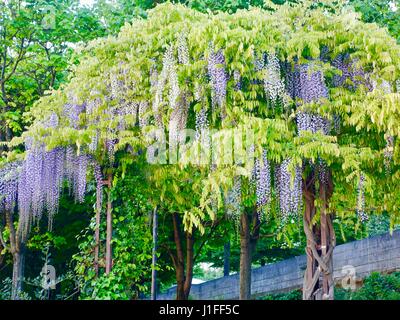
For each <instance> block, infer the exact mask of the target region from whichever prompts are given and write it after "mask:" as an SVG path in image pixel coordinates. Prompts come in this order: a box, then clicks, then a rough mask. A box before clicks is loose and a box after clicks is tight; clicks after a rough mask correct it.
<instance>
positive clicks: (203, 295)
mask: <svg viewBox="0 0 400 320" xmlns="http://www.w3.org/2000/svg"><path fill="white" fill-rule="evenodd" d="M333 261H334V278H335V281H341V279H343V277H344V276H346V275H348V274H350V273H351V272H355V277H356V278H357V280H360V279H362V278H364V277H366V276H367V275H369V274H370V273H371V272H373V271H379V272H392V271H396V270H400V230H399V231H395V232H393V234H392V235H390V234H389V233H388V234H384V235H380V236H376V237H372V238H367V239H363V240H359V241H354V242H350V243H346V244H342V245H339V246H337V247H336V248H335V250H334V256H333ZM305 268H306V257H305V255H303V256H298V257H294V258H291V259H288V260H284V261H281V262H277V263H273V264H269V265H266V266H264V267H260V268H256V269H253V270H252V281H251V287H252V288H251V291H252V295H253V296H254V297H257V296H262V295H267V294H271V293H279V292H286V291H290V290H293V289H299V288H301V287H302V283H303V273H304V270H305ZM190 296H191V298H192V299H195V300H197V299H202V300H219V299H238V297H239V275H238V274H234V275H231V276H229V277H222V278H218V279H215V280H212V281H207V282H204V283H202V284H197V285H193V286H192V289H191V292H190ZM174 298H175V288H171V289H169V290H168V291H167V292H165V293H163V294H159V295H158V297H157V299H159V300H164V299H174Z"/></svg>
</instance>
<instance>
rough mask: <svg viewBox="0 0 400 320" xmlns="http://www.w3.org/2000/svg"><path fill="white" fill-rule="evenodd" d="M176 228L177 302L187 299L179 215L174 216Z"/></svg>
mask: <svg viewBox="0 0 400 320" xmlns="http://www.w3.org/2000/svg"><path fill="white" fill-rule="evenodd" d="M172 221H173V226H174V241H175V246H176V257H175V259H174V266H175V273H176V300H186V299H185V290H184V285H185V265H184V257H183V249H182V241H181V235H180V232H179V217H178V214H177V213H174V214H173V215H172Z"/></svg>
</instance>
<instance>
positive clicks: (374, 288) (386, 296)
mask: <svg viewBox="0 0 400 320" xmlns="http://www.w3.org/2000/svg"><path fill="white" fill-rule="evenodd" d="M335 298H336V299H338V300H399V299H400V272H394V273H392V274H389V275H383V274H380V273H378V272H373V273H372V274H371V275H370V276H368V277H367V278H365V279H364V282H363V286H362V287H361V288H359V289H358V290H356V291H354V292H353V291H346V290H343V289H341V290H338V292H337V294H336V293H335Z"/></svg>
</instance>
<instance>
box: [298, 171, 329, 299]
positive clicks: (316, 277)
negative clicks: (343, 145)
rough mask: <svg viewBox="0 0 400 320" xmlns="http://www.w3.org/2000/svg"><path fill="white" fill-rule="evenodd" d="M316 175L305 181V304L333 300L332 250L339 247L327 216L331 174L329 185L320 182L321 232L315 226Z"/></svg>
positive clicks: (311, 175)
mask: <svg viewBox="0 0 400 320" xmlns="http://www.w3.org/2000/svg"><path fill="white" fill-rule="evenodd" d="M316 176H317V174H316V173H315V172H314V171H313V172H312V173H310V175H309V176H308V177H307V179H306V180H305V181H303V194H304V197H305V211H304V219H303V223H304V232H305V234H306V237H307V247H306V255H307V269H306V271H305V274H304V283H303V300H333V290H334V282H333V260H332V256H333V249H334V247H335V244H336V240H335V234H334V230H333V225H332V219H331V217H330V216H329V214H328V212H327V208H328V200H329V198H330V196H331V195H332V191H333V184H332V177H331V174H330V172H329V173H328V178H327V180H328V181H327V183H321V182H320V189H319V197H320V199H321V200H322V201H321V202H322V205H321V212H320V226H319V228H318V227H316V226H313V225H312V220H313V217H314V216H315V214H316V208H315V205H314V201H315V199H316V189H315V177H316Z"/></svg>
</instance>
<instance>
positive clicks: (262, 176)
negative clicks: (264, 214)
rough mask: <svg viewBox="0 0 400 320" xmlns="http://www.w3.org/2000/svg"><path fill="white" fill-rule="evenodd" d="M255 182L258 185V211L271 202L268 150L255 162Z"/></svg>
mask: <svg viewBox="0 0 400 320" xmlns="http://www.w3.org/2000/svg"><path fill="white" fill-rule="evenodd" d="M253 181H254V182H255V185H256V198H257V210H258V212H259V213H261V210H262V208H263V207H264V206H265V205H266V204H268V203H270V201H271V166H270V163H269V160H268V158H267V150H265V149H264V150H263V154H262V157H261V159H255V160H254V169H253Z"/></svg>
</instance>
